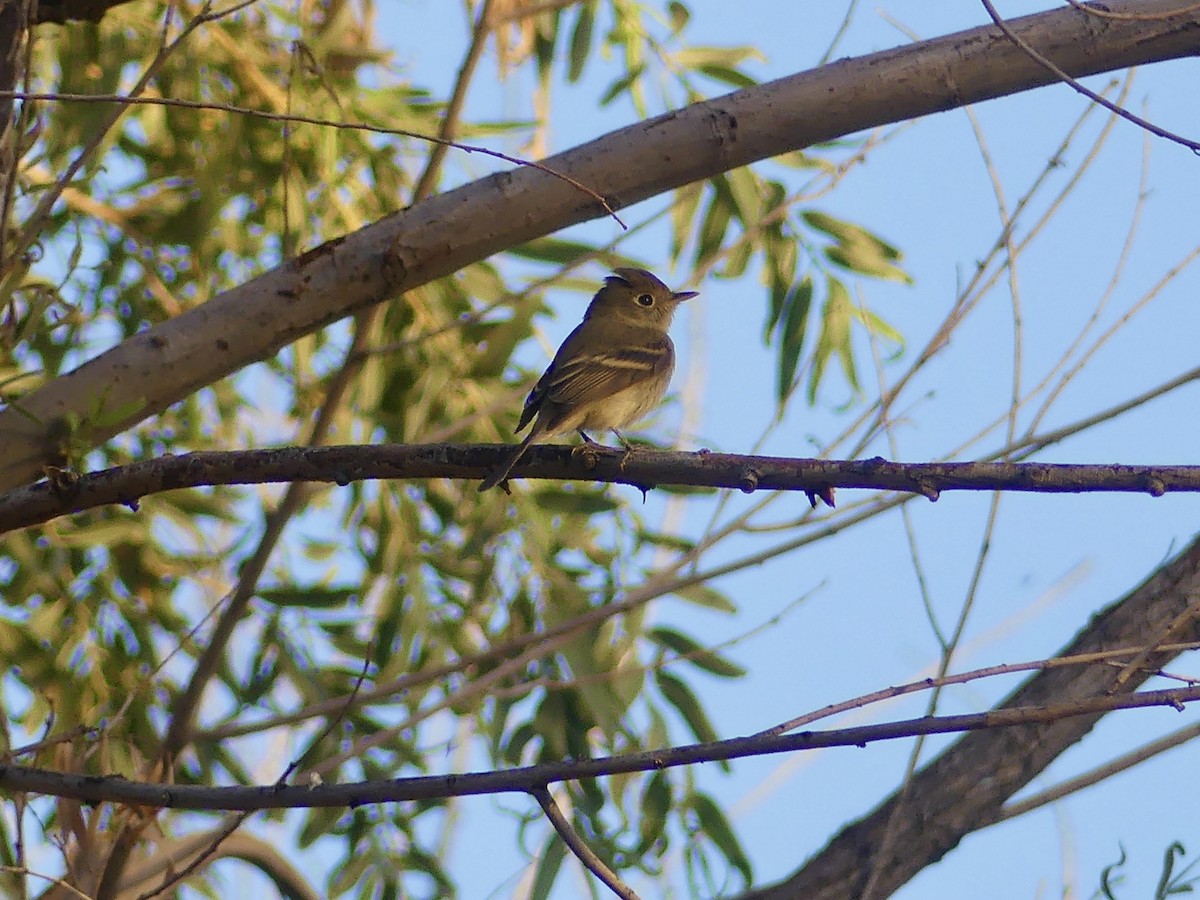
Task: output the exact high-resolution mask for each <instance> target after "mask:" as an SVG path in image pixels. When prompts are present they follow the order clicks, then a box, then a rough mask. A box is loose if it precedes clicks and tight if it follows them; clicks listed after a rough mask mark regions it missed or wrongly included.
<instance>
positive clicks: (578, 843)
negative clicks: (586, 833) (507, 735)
mask: <svg viewBox="0 0 1200 900" xmlns="http://www.w3.org/2000/svg"><path fill="white" fill-rule="evenodd" d="M529 793H530V794H531V795H532V796H533V798H534V799H535V800H537V802H538V805H539V806H541V808H542V812H544V813H545V814H546V818H547V819H549V820H550V824H551V825H553V826H554V830H555V831H557V832H558V835H559V837H561V838H562V839H563V842H564V843H565V844H566V845H567V846H568V847H570V848H571V852H572V853H574V854H575V856H576V857H578V858H579V861H580V862H581V863H583V864H584V865H585V866H587V868H588V870H589V871H590V872H591V873H592V874H593V875H595V876H596V877H597V878H599V879H600V880H601V881H603V882H604V883H605V884H606V885H608V887H609V888H610V889H611V890H612V892H613V893H614V894H616V895H617V896H618V897H621V898H623V900H639V898H638V895H637V894H635V893H634V891H633V889H632V888H631V887H629V885H627V884H626V883H625V882H624V881H622V880H621V879H620V878H619V877H618V876H617V873H616V872H614V871H613V870H612V869H610V868H609V867H608V866H607V865H606V864H605V862H604V860H602V859H601V858H600V857H599V856H597V855H596V853H595V851H594V850H592V848H591V847H589V846H588V845H587V842H586V841H584V839H583V838H581V837H580V836H579V834H578V833H577V832H576V831H575V829H574V828H572V827H571V823H570V822H568V821H567V817H566V816H564V815H563V813H562V810H561V809H559V808H558V804H557V803H555V802H554V798H553V797H551V796H550V791H549V790H548V789H547V788H545V787H535V788H533V789H532V790H531V791H530V792H529Z"/></svg>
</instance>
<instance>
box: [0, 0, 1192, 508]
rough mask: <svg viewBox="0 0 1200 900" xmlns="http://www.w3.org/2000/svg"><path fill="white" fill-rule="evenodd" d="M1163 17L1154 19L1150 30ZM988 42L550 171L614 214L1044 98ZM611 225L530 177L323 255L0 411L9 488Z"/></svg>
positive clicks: (920, 52) (670, 123) (1175, 30)
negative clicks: (962, 112)
mask: <svg viewBox="0 0 1200 900" xmlns="http://www.w3.org/2000/svg"><path fill="white" fill-rule="evenodd" d="M1106 6H1107V7H1108V8H1110V9H1112V10H1114V11H1116V12H1122V11H1135V12H1137V13H1140V14H1142V15H1144V16H1145V17H1146V18H1141V19H1136V20H1131V19H1112V18H1099V17H1096V16H1092V15H1090V14H1088V13H1086V12H1082V11H1080V10H1078V9H1074V8H1062V9H1056V10H1053V11H1050V12H1046V13H1039V14H1037V15H1034V16H1027V17H1025V18H1022V19H1016V20H1013V22H1012V23H1010V27H1011V28H1012V30H1013V31H1014V33H1016V34H1018V35H1019V36H1020V37H1021V38H1022V40H1024V41H1025V42H1027V43H1028V44H1029V45H1030V46H1032V47H1034V48H1036V49H1037V51H1038V52H1039V53H1040V54H1042V55H1043V56H1045V57H1046V58H1047V59H1051V60H1053V61H1054V63H1055V64H1056V65H1057V66H1059V67H1060V68H1061V69H1062V70H1063V71H1065V72H1067V73H1069V74H1070V75H1072V76H1074V77H1079V76H1083V75H1088V74H1095V73H1098V72H1104V71H1109V70H1112V69H1120V68H1125V67H1127V66H1131V65H1138V64H1142V63H1147V62H1154V61H1161V60H1166V59H1172V58H1177V57H1181V56H1188V55H1194V54H1196V53H1197V52H1200V10H1197V9H1195V8H1192V6H1191V4H1188V3H1185V2H1183V0H1139V2H1133V0H1125V2H1116V0H1112V2H1109V3H1108V4H1106ZM1155 14H1159V15H1160V17H1159V18H1153V16H1154V15H1155ZM1054 80H1055V78H1054V76H1053V75H1052V74H1050V73H1049V72H1047V71H1046V69H1045V68H1043V67H1042V66H1041V65H1039V64H1038V63H1036V62H1034V61H1033V60H1031V59H1030V58H1029V56H1028V55H1027V54H1026V53H1025V52H1024V51H1023V50H1022V49H1021V48H1019V47H1016V46H1014V44H1013V43H1012V41H1010V40H1009V39H1008V38H1007V37H1005V36H1004V34H1003V33H1001V32H1000V31H999V30H998V29H997V28H995V27H994V26H988V27H985V28H977V29H973V30H971V31H965V32H960V33H958V34H954V35H949V36H947V37H942V38H938V39H935V40H931V41H924V42H920V43H916V44H911V45H907V46H905V47H902V48H899V49H896V50H890V51H886V52H883V53H876V54H872V55H870V56H864V57H859V58H856V59H847V60H841V61H839V62H836V63H832V64H830V65H827V66H822V67H821V68H819V69H815V70H812V71H809V72H803V73H800V74H798V75H794V76H791V77H789V78H785V79H781V80H779V81H774V82H771V83H769V84H764V85H760V86H757V87H753V88H749V89H746V90H743V91H738V92H736V93H733V94H730V95H728V96H725V97H721V98H718V99H716V100H712V101H708V102H705V103H698V104H694V105H692V106H689V107H686V108H684V109H682V110H679V111H677V112H672V113H668V114H666V115H663V116H659V117H657V118H654V119H651V120H649V121H646V122H639V123H637V124H635V125H632V126H629V127H628V128H625V129H622V130H620V131H617V132H613V133H612V134H609V135H606V136H604V137H602V138H599V139H598V140H595V141H593V142H591V143H589V144H585V145H583V146H580V147H576V148H574V149H572V150H569V151H567V152H565V153H561V154H559V155H557V156H554V157H551V158H550V159H547V160H545V164H546V166H548V167H549V168H550V169H553V170H554V171H555V172H559V173H562V174H563V175H566V176H568V177H570V178H572V179H574V180H575V181H577V182H579V183H581V184H584V185H587V186H588V187H589V188H591V189H593V190H595V191H597V192H599V193H600V194H602V195H603V196H604V197H606V198H608V199H609V201H610V203H611V204H612V205H613V206H614V207H620V206H627V205H629V204H631V203H636V202H639V201H641V200H645V199H647V198H649V197H653V196H656V195H658V194H662V193H664V192H666V191H669V190H671V189H673V188H677V187H680V186H681V185H684V184H688V183H691V182H694V181H698V180H701V179H704V178H709V177H711V176H713V175H716V174H719V173H721V172H724V171H728V170H730V169H734V168H737V167H739V166H743V165H746V164H748V163H752V162H755V161H757V160H761V159H765V158H767V157H771V156H775V155H778V154H780V153H784V152H786V151H789V150H794V149H798V148H802V147H807V146H810V145H812V144H814V143H818V142H821V141H829V140H833V139H835V138H838V137H842V136H845V135H847V134H852V133H855V132H859V131H863V130H864V129H868V128H873V127H877V126H880V125H884V124H888V123H892V122H899V121H906V120H909V119H913V118H917V117H919V116H923V115H928V114H929V113H933V112H939V111H943V110H947V109H953V108H956V107H959V106H963V105H966V104H969V103H976V102H979V101H981V100H987V99H991V98H994V97H999V96H1003V95H1005V94H1011V93H1016V92H1018V91H1024V90H1029V89H1031V88H1034V87H1038V86H1041V85H1045V84H1049V83H1051V82H1053V81H1054ZM600 215H604V211H603V209H602V207H601V206H600V204H598V203H597V202H596V201H595V200H594V199H593V198H591V197H589V196H588V195H587V194H585V193H583V192H581V191H579V190H578V189H576V188H573V187H572V186H571V185H570V184H568V183H566V182H564V181H563V180H562V179H561V178H558V177H555V176H554V175H551V174H548V173H547V172H546V171H543V170H539V169H535V168H530V167H526V168H521V169H518V170H516V171H511V172H502V173H499V174H496V175H492V176H490V177H487V178H484V179H481V180H479V181H476V182H473V183H471V184H468V185H465V186H463V187H461V188H459V189H457V190H454V191H450V192H449V193H446V194H442V195H440V196H437V197H433V198H431V199H429V200H427V201H424V202H421V203H418V204H416V205H414V206H413V207H411V208H409V209H407V210H404V211H402V212H398V213H396V214H394V215H392V216H389V217H388V218H386V219H383V220H381V221H380V222H377V223H375V224H373V225H370V226H368V227H367V228H364V229H362V230H361V231H358V232H356V233H354V234H352V235H349V236H347V237H344V238H339V239H337V240H333V241H329V242H327V243H325V244H322V245H321V246H320V247H317V248H315V249H313V250H310V251H308V252H307V253H304V254H302V255H301V256H300V257H298V258H297V259H294V260H290V261H288V262H286V263H284V264H283V265H281V266H279V267H277V268H275V269H273V270H271V271H269V272H266V273H264V274H263V275H261V276H259V277H258V278H255V279H254V280H252V281H250V282H248V283H246V284H244V285H242V286H240V287H237V288H234V289H233V290H230V291H227V292H225V293H224V294H222V295H220V296H219V297H216V298H214V299H213V300H211V301H209V302H208V303H205V304H203V305H202V306H199V307H197V308H195V309H192V310H189V311H188V312H186V313H184V314H182V315H180V316H177V317H176V318H174V319H172V320H170V321H168V322H164V323H162V324H160V325H157V326H155V327H154V328H152V329H150V330H149V331H147V332H145V333H143V334H139V335H137V336H136V337H133V338H130V339H129V340H127V341H125V342H123V343H121V344H119V345H118V346H116V347H114V348H113V349H111V350H109V351H107V352H106V353H103V354H101V355H100V356H98V357H97V358H95V359H93V360H91V361H90V362H88V363H85V364H84V365H83V366H81V367H80V368H79V369H76V370H75V371H74V372H72V373H70V374H68V375H65V376H62V377H60V378H56V379H54V380H53V381H51V382H49V383H47V384H46V385H44V386H42V387H40V388H38V389H36V390H34V391H31V392H30V393H29V394H27V395H25V396H24V397H22V398H21V400H20V401H19V402H18V403H14V404H13V405H12V406H10V407H9V408H8V409H6V410H4V411H3V412H0V490H5V489H9V488H12V487H16V486H17V485H20V484H23V483H27V482H29V481H31V480H33V479H34V478H36V477H37V476H38V475H39V474H40V470H41V467H42V465H44V464H45V463H47V462H49V463H55V462H56V460H57V459H59V458H60V455H61V444H62V440H63V437H64V434H67V433H69V434H70V436H71V438H72V441H73V442H74V443H75V444H76V445H80V444H83V445H87V444H88V443H96V442H99V441H103V440H106V439H107V438H109V437H112V436H113V435H115V434H118V433H120V432H121V431H123V430H124V429H126V428H128V427H129V426H131V425H133V424H135V423H137V422H140V421H142V420H143V419H145V418H147V417H149V416H152V415H154V414H156V413H158V412H160V411H162V410H164V409H166V408H167V407H168V406H170V405H171V404H173V403H176V402H178V401H179V400H181V399H183V398H184V397H187V396H188V395H189V394H191V393H192V392H193V391H195V390H197V389H198V388H200V387H203V386H204V385H207V384H211V383H212V382H214V381H216V380H217V379H219V378H222V377H224V376H225V375H228V374H230V373H231V372H235V371H237V370H238V369H240V368H242V367H243V366H246V365H247V364H249V363H252V362H255V361H257V360H261V359H265V358H267V357H269V356H271V355H272V354H274V353H275V352H277V351H278V350H279V349H280V348H281V347H284V346H286V345H287V344H289V343H291V342H292V341H295V340H296V339H298V338H300V337H302V336H304V335H306V334H311V333H312V332H314V331H316V330H318V329H320V328H322V327H324V326H325V325H328V324H329V323H331V322H334V321H336V320H338V319H341V318H344V317H345V316H348V315H351V314H353V313H355V312H358V311H359V310H362V309H366V308H368V307H370V306H373V305H375V304H377V303H380V302H382V301H384V300H387V299H390V298H392V297H395V296H397V295H399V294H401V293H403V292H404V291H407V290H410V289H412V288H415V287H418V286H419V285H422V284H425V283H427V282H429V281H432V280H434V279H436V278H441V277H444V276H446V275H449V274H451V273H452V272H455V271H457V270H458V269H461V268H462V267H464V266H466V265H468V264H470V263H472V262H476V261H478V260H481V259H484V258H485V257H487V256H489V255H491V254H492V253H495V252H497V251H499V250H503V249H505V248H508V247H513V246H517V245H519V244H522V243H524V242H526V241H528V240H530V239H532V238H535V237H539V236H541V235H545V234H549V233H551V232H554V231H558V230H559V229H562V228H565V227H566V226H568V225H572V224H575V223H578V222H582V221H586V220H588V219H592V218H596V217H597V216H600Z"/></svg>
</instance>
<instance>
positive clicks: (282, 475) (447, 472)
mask: <svg viewBox="0 0 1200 900" xmlns="http://www.w3.org/2000/svg"><path fill="white" fill-rule="evenodd" d="M509 449H510V448H509V447H508V446H506V445H504V446H496V445H492V444H483V445H480V444H386V445H373V446H343V447H285V448H282V449H273V450H239V451H227V452H222V451H211V452H202V453H188V454H184V455H182V456H166V457H162V458H160V459H152V460H146V461H144V462H139V463H133V464H132V465H128V466H120V467H117V468H113V469H105V470H103V471H100V472H92V473H89V474H87V475H81V476H78V477H75V476H74V475H71V474H64V473H62V472H57V473H55V475H54V476H52V478H51V479H50V480H49V481H42V482H39V483H38V484H35V485H31V486H29V487H22V488H17V489H16V490H13V491H9V492H8V493H7V494H3V495H0V532H5V531H12V530H13V529H16V528H26V527H28V526H30V525H37V524H40V523H42V522H47V521H49V520H50V519H53V518H54V517H56V516H61V515H66V514H68V513H76V512H82V511H84V510H88V509H94V508H96V507H99V506H105V505H108V504H121V505H124V506H128V507H130V508H132V509H136V508H137V504H138V501H139V500H141V498H142V497H146V496H149V495H151V494H158V493H162V492H164V491H174V490H179V489H181V488H195V487H204V486H213V485H231V484H269V483H276V482H326V483H333V484H340V485H345V484H349V483H350V482H352V481H361V480H366V479H421V478H471V479H474V478H482V477H483V476H484V475H486V474H487V473H488V472H490V471H491V470H492V469H493V468H494V467H495V466H496V465H497V464H498V463H499V462H500V460H501V459H502V458H503V457H504V455H505V454H506V453H507V452H508V450H509ZM513 477H515V478H546V479H578V480H581V481H605V482H614V483H621V484H629V485H633V486H635V487H638V488H653V487H656V486H660V485H687V486H695V487H711V488H731V489H736V490H741V491H745V492H747V493H750V492H753V491H756V490H772V491H804V492H806V493H814V492H815V493H820V492H822V491H824V490H826V489H828V488H830V487H836V488H864V489H870V490H879V491H901V492H907V493H914V494H922V495H924V496H926V497H928V498H929V499H930V500H936V499H937V498H938V495H939V494H940V493H941V492H942V491H1033V492H1040V493H1064V492H1069V493H1082V492H1090V491H1116V492H1125V493H1137V494H1150V495H1151V496H1153V497H1158V496H1161V495H1163V494H1164V493H1167V492H1171V491H1187V492H1193V491H1200V466H1124V465H1067V464H1055V463H983V462H979V463H975V462H955V463H895V462H888V461H887V460H884V459H881V458H879V457H876V458H874V459H866V460H855V461H839V460H820V459H790V458H786V457H773V456H738V455H735V454H730V453H708V452H706V451H700V452H697V453H676V452H670V451H664V450H650V449H645V450H643V449H635V450H634V451H632V452H631V453H629V454H626V453H624V452H623V451H616V450H614V451H613V452H611V453H605V452H599V453H596V452H591V451H584V452H580V451H579V448H572V447H564V446H540V447H535V448H531V449H530V451H529V452H528V453H526V454H525V457H524V459H523V460H522V461H521V462H520V463H519V464H518V465H517V466H516V468H515V470H514V473H513Z"/></svg>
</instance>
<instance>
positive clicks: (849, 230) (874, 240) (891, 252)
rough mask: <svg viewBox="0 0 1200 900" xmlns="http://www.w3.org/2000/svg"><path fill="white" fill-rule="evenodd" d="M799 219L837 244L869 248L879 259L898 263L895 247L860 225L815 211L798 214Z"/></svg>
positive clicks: (897, 252)
mask: <svg viewBox="0 0 1200 900" xmlns="http://www.w3.org/2000/svg"><path fill="white" fill-rule="evenodd" d="M800 217H801V218H802V219H804V221H805V222H807V223H808V224H809V225H810V226H811V227H813V228H815V229H817V231H821V232H824V233H825V234H827V235H829V236H830V237H831V238H833V239H834V240H835V241H837V242H838V243H839V244H857V245H862V246H871V247H873V248H874V249H875V252H876V253H877V254H878V255H879V256H880V257H882V258H884V259H887V260H891V261H892V262H896V261H898V260H899V259H900V257H901V255H902V254H901V253H900V250H899V249H898V248H897V247H895V246H894V245H892V244H889V243H888V242H887V241H885V240H883V238H881V237H878V236H876V235H875V234H873V233H872V232H870V231H867V229H865V228H863V227H862V226H861V225H854V224H853V223H850V222H844V221H842V220H841V219H836V218H834V217H833V216H831V215H828V214H827V213H823V212H817V211H816V210H806V211H805V212H803V213H801V214H800Z"/></svg>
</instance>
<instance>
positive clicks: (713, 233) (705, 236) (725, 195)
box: [696, 177, 734, 267]
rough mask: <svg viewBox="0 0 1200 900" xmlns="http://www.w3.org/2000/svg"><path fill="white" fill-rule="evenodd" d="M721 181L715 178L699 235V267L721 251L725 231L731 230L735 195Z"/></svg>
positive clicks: (697, 248) (697, 260) (697, 262)
mask: <svg viewBox="0 0 1200 900" xmlns="http://www.w3.org/2000/svg"><path fill="white" fill-rule="evenodd" d="M721 182H722V179H721V178H719V177H718V178H714V179H713V186H714V190H713V192H712V199H710V200H709V202H708V211H707V212H706V213H705V214H704V220H703V222H702V223H701V225H700V234H699V236H698V237H697V247H696V266H697V267H699V266H701V265H703V264H705V263H707V262H708V261H709V259H710V258H711V257H713V256H715V255H716V254H717V253H719V252H720V250H721V244H722V243H724V241H725V232H726V231H728V230H729V221H730V219H732V218H733V212H734V207H733V195H732V193H731V192H730V191H729V190H728V188H727V187H725V186H724V185H721ZM718 185H721V186H720V187H718Z"/></svg>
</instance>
